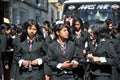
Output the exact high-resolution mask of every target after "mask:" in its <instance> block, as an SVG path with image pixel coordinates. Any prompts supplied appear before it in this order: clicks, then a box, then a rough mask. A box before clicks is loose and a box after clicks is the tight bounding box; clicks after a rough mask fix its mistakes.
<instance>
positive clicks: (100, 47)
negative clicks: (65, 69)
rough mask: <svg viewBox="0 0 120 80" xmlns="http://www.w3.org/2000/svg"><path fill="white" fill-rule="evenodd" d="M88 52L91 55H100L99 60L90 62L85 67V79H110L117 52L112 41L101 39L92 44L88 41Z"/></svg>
mask: <svg viewBox="0 0 120 80" xmlns="http://www.w3.org/2000/svg"><path fill="white" fill-rule="evenodd" d="M89 45H90V46H89V48H90V51H89V53H90V54H92V55H93V56H97V57H101V61H100V62H94V63H92V62H90V63H89V64H88V67H89V68H88V67H87V75H86V76H87V80H112V77H113V68H115V67H114V66H115V65H116V64H115V63H117V62H116V61H115V59H117V54H116V51H115V48H114V46H113V42H112V41H111V40H107V39H101V40H100V41H99V42H97V43H95V44H94V45H93V44H92V42H89Z"/></svg>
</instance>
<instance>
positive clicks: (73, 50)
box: [48, 41, 83, 75]
mask: <svg viewBox="0 0 120 80" xmlns="http://www.w3.org/2000/svg"><path fill="white" fill-rule="evenodd" d="M82 59H83V56H82V54H81V55H80V53H79V50H78V48H77V47H76V46H75V44H74V43H73V42H71V41H67V42H66V51H65V53H64V54H63V53H62V51H61V49H60V44H59V43H58V41H54V42H53V43H51V44H50V45H49V47H48V65H49V66H50V67H51V69H52V74H54V75H63V74H64V72H63V71H64V70H61V69H58V68H57V65H58V64H59V63H63V62H65V61H68V60H70V61H72V60H76V61H78V62H79V61H80V60H82ZM65 70H67V71H68V73H69V74H72V73H73V72H72V69H65Z"/></svg>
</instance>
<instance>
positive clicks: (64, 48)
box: [60, 43, 66, 54]
mask: <svg viewBox="0 0 120 80" xmlns="http://www.w3.org/2000/svg"><path fill="white" fill-rule="evenodd" d="M60 47H61V51H62V53H63V54H64V53H65V50H66V44H65V43H63V44H60Z"/></svg>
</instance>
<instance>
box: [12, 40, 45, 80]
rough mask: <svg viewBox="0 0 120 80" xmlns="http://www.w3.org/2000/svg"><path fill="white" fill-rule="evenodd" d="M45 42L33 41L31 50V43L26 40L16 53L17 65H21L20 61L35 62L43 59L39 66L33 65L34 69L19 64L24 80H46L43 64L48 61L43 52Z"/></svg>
mask: <svg viewBox="0 0 120 80" xmlns="http://www.w3.org/2000/svg"><path fill="white" fill-rule="evenodd" d="M42 46H43V42H40V41H36V40H35V39H34V40H33V43H32V50H31V51H30V50H29V47H30V45H29V42H28V40H27V39H26V40H25V41H23V42H21V43H20V46H19V49H18V51H17V52H16V53H15V55H14V56H15V60H16V61H17V63H20V62H19V61H20V60H29V61H33V60H35V59H39V58H41V59H42V62H41V63H40V64H39V65H36V66H34V65H31V66H32V67H30V70H29V68H25V67H24V66H22V65H21V64H19V67H20V68H19V71H20V74H21V75H20V76H21V77H22V80H44V77H45V76H44V69H43V63H44V61H45V60H46V58H45V55H46V54H45V53H44V52H43V48H42Z"/></svg>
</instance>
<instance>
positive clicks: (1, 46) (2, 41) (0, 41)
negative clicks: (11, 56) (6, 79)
mask: <svg viewBox="0 0 120 80" xmlns="http://www.w3.org/2000/svg"><path fill="white" fill-rule="evenodd" d="M5 48H6V37H5V35H3V34H0V79H1V78H2V75H4V70H3V60H2V54H3V52H4V51H5Z"/></svg>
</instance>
